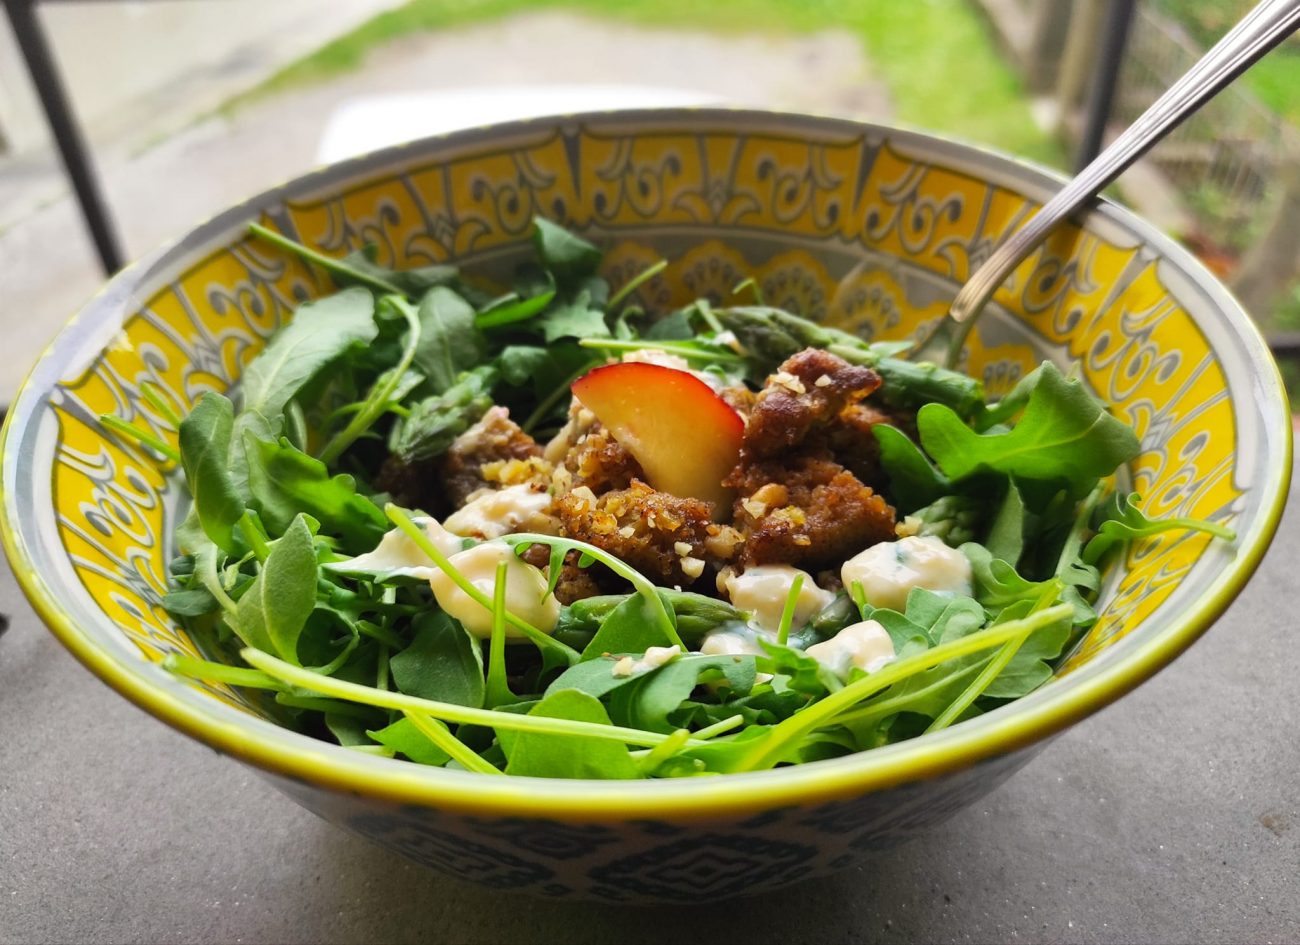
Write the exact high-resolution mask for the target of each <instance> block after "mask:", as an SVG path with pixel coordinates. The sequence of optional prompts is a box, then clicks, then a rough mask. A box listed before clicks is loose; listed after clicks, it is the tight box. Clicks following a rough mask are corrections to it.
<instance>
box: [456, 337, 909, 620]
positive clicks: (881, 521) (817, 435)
mask: <svg viewBox="0 0 1300 945" xmlns="http://www.w3.org/2000/svg"><path fill="white" fill-rule="evenodd" d="M880 383H881V381H880V377H879V376H878V375H877V374H876V373H875V372H874V371H872V370H870V369H869V368H865V367H860V366H856V365H851V364H849V363H848V362H846V361H844V360H843V359H841V358H838V357H836V356H835V355H832V354H829V353H827V352H825V351H819V350H815V349H808V350H805V351H801V352H799V353H798V354H796V355H794V356H793V357H791V358H789V359H788V360H787V361H786V362H785V363H784V364H782V365H781V367H780V369H779V370H778V371H776V372H775V373H774V374H772V376H770V377H769V378H768V379H767V383H766V384H765V385H764V387H763V389H762V390H761V391H760V392H758V393H757V394H755V393H754V392H752V391H750V390H749V389H748V388H745V387H730V388H724V389H722V390H721V391H719V396H721V397H722V398H723V399H724V400H725V401H726V402H727V403H728V404H729V405H731V407H732V408H733V409H735V410H736V411H737V413H739V414H740V415H741V416H742V417H743V418H745V420H746V428H745V435H744V440H743V443H742V448H741V458H740V463H739V464H738V465H737V466H736V468H735V469H734V470H733V471H732V472H731V474H730V475H729V476H728V478H727V479H726V480H725V485H727V486H730V487H733V488H735V489H736V494H737V498H736V501H735V503H734V507H733V513H734V519H733V522H732V524H721V523H717V522H714V521H711V519H710V511H711V510H710V506H709V505H708V503H706V502H703V501H701V500H699V499H694V498H689V497H680V496H674V495H670V494H668V493H665V492H659V491H657V490H655V489H653V488H651V487H650V486H649V485H647V484H646V483H645V482H644V481H643V477H644V473H643V472H642V470H641V467H640V465H639V464H638V463H637V461H636V460H635V459H634V458H633V457H632V454H631V453H630V452H628V450H627V449H625V448H624V447H623V446H622V445H621V444H620V443H619V442H618V441H617V440H615V439H614V437H613V435H612V434H610V432H609V431H608V430H605V429H604V428H603V427H602V426H601V425H600V423H599V422H598V421H596V420H595V418H594V417H593V416H592V415H591V414H590V412H589V411H586V410H585V409H583V408H582V407H581V406H580V405H579V404H577V402H576V401H575V403H574V406H573V408H572V409H571V410H570V414H569V422H568V423H567V424H566V426H565V427H564V429H562V430H561V431H560V433H559V434H557V436H556V437H555V438H554V439H552V441H551V442H550V443H549V444H547V446H546V451H545V455H543V451H542V449H541V448H540V447H539V446H538V444H537V443H536V442H534V440H533V439H532V437H530V436H529V435H528V434H526V433H524V432H523V431H522V430H521V429H520V428H519V427H518V426H517V425H516V424H515V423H514V422H513V421H511V420H510V418H509V416H508V414H507V412H506V411H505V410H504V409H503V408H500V407H494V408H492V409H491V410H489V411H488V413H487V414H486V415H485V416H484V417H483V420H482V421H480V422H479V423H478V424H476V425H475V426H474V427H472V428H471V429H470V430H468V431H466V433H464V434H463V435H462V436H460V437H458V438H457V440H456V442H455V443H454V444H453V445H452V447H451V449H450V450H449V451H448V453H447V455H446V457H445V458H444V459H443V461H442V464H441V468H440V475H441V480H442V484H443V486H444V488H445V491H446V494H447V496H448V497H449V498H450V499H451V501H452V502H453V503H454V507H460V506H462V505H464V504H465V503H466V501H468V500H469V499H470V498H471V497H473V496H475V495H476V494H480V493H481V492H483V490H485V489H501V488H505V487H508V486H513V485H518V484H521V483H528V484H529V485H531V486H532V487H533V488H535V489H543V488H548V489H549V490H550V491H551V493H552V495H553V496H554V498H553V500H552V503H551V507H550V509H549V513H550V514H551V515H552V516H554V517H555V518H556V520H557V521H558V529H559V532H560V534H563V535H565V536H567V537H570V538H576V539H579V540H581V541H585V542H588V543H590V544H593V545H596V546H597V547H599V548H602V549H604V550H605V551H608V552H610V553H611V554H613V555H616V556H618V557H619V558H621V559H622V560H624V561H626V562H627V563H628V564H629V565H630V566H632V567H633V568H636V569H637V570H638V571H640V572H641V573H643V574H645V575H646V576H647V577H649V578H651V579H652V580H654V581H655V582H657V583H660V584H664V585H677V586H682V587H686V586H692V585H694V586H696V587H697V589H703V590H705V591H706V592H711V590H712V588H713V586H714V584H715V579H716V576H717V574H718V572H719V571H721V570H722V569H723V568H729V567H734V568H743V567H745V566H747V565H755V564H774V563H782V564H792V565H796V566H799V567H803V568H807V569H809V570H818V569H827V570H825V571H824V572H823V573H822V575H821V577H822V579H823V580H825V581H827V582H831V583H833V582H834V581H835V580H837V579H836V578H835V574H834V572H835V570H836V569H838V567H839V565H840V564H841V563H842V562H843V561H844V560H845V559H846V558H848V557H850V556H851V555H853V554H856V553H857V552H859V551H861V550H862V549H863V548H866V547H867V546H869V545H872V544H875V543H876V542H879V541H888V540H891V539H892V538H893V537H894V534H895V527H896V520H895V514H894V510H893V509H892V508H890V507H889V505H888V504H887V503H886V502H885V500H884V499H883V498H882V497H881V496H879V495H877V494H876V493H875V492H874V491H873V489H872V488H871V486H870V485H867V483H869V482H870V483H876V482H878V480H879V479H880V478H881V474H880V470H879V461H878V460H879V457H878V450H877V447H876V442H875V438H874V437H873V436H872V435H871V428H872V427H873V426H874V425H876V424H877V423H883V422H888V423H893V424H895V425H898V426H901V427H903V428H904V429H907V428H908V427H910V426H911V425H912V421H911V418H909V417H901V416H899V415H897V414H892V413H889V412H887V411H885V410H882V409H879V408H877V407H876V406H875V405H873V404H870V403H864V402H863V401H864V398H866V397H868V396H869V395H870V394H871V393H872V392H873V391H875V390H876V389H877V388H878V387H879V386H880ZM525 559H526V560H528V561H530V562H531V563H533V564H535V565H537V566H538V567H541V568H545V567H547V566H548V565H549V561H550V553H549V550H548V549H546V548H543V547H541V546H538V547H535V548H532V549H530V550H529V551H528V552H527V554H526V555H525ZM611 578H612V575H611V574H609V573H608V572H604V571H602V570H601V569H599V568H580V567H578V555H577V554H576V553H574V552H571V553H570V554H569V555H567V556H566V558H565V562H564V569H563V571H562V573H561V575H560V579H559V584H558V586H557V589H556V596H557V597H558V598H559V600H560V601H561V602H562V603H565V604H569V603H572V602H573V601H575V600H580V599H582V598H584V597H590V596H592V595H595V594H600V593H607V592H609V591H610V590H611V587H603V588H602V586H601V584H602V583H603V584H606V585H610V584H611V583H618V582H613V581H611ZM824 586H830V583H828V584H826V585H824Z"/></svg>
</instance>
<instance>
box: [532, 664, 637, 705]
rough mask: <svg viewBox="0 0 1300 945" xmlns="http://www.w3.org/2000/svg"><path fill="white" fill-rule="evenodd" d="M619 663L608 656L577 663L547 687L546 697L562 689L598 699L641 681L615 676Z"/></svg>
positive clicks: (634, 678)
mask: <svg viewBox="0 0 1300 945" xmlns="http://www.w3.org/2000/svg"><path fill="white" fill-rule="evenodd" d="M616 662H617V660H615V659H611V658H610V657H606V656H598V657H596V658H595V659H590V660H586V661H585V662H582V663H575V664H574V665H572V666H570V667H569V668H568V669H566V670H565V671H564V672H562V673H560V675H559V676H557V677H556V679H555V681H554V682H553V683H551V684H550V685H549V686H547V687H546V693H545V695H548V696H549V695H553V694H555V693H557V692H559V691H560V690H561V689H577V690H578V691H579V692H585V693H586V694H587V695H589V696H593V697H595V698H597V699H599V698H601V697H603V696H607V695H609V694H610V693H611V692H613V691H614V690H615V689H618V688H619V687H620V686H626V685H628V684H629V683H633V682H636V681H637V680H639V679H641V678H642V677H640V676H615V675H614V664H615V663H616Z"/></svg>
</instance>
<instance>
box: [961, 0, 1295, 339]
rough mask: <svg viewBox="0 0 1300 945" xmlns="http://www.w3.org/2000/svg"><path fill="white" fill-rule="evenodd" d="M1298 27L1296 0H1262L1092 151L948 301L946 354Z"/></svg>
mask: <svg viewBox="0 0 1300 945" xmlns="http://www.w3.org/2000/svg"><path fill="white" fill-rule="evenodd" d="M1297 27H1300V0H1262V2H1261V3H1259V4H1258V5H1257V6H1256V7H1255V8H1254V9H1252V10H1251V11H1250V12H1249V13H1248V14H1246V16H1245V17H1243V18H1242V20H1241V22H1239V23H1238V24H1237V25H1236V26H1234V27H1233V28H1232V30H1231V31H1230V32H1229V33H1228V34H1227V35H1226V36H1224V37H1223V39H1221V40H1219V42H1218V43H1216V44H1215V46H1214V48H1213V49H1211V50H1210V51H1209V52H1207V53H1206V54H1205V55H1204V56H1202V57H1201V59H1200V61H1199V62H1197V63H1196V65H1194V66H1192V68H1191V69H1189V70H1188V71H1187V72H1186V73H1185V74H1184V75H1183V77H1182V78H1181V79H1179V80H1178V81H1177V82H1175V83H1174V84H1173V85H1172V86H1170V87H1169V90H1168V91H1166V92H1165V93H1164V94H1163V95H1161V96H1160V98H1158V99H1157V100H1156V101H1155V104H1153V105H1152V106H1151V107H1150V108H1148V109H1147V110H1146V111H1145V112H1143V113H1142V115H1141V116H1140V117H1139V118H1138V119H1137V121H1135V122H1133V124H1131V125H1129V127H1128V128H1126V129H1125V130H1124V132H1123V133H1122V134H1121V135H1120V136H1119V137H1118V138H1116V139H1115V140H1114V141H1113V142H1112V143H1111V145H1110V147H1108V148H1106V149H1105V150H1104V151H1102V152H1101V154H1099V155H1097V157H1096V158H1095V159H1094V160H1093V162H1092V163H1091V164H1089V165H1088V166H1087V167H1085V168H1084V169H1083V170H1081V171H1080V172H1079V173H1078V174H1077V175H1076V176H1075V177H1074V179H1073V180H1071V181H1070V182H1069V183H1068V184H1066V185H1065V187H1064V188H1062V189H1061V191H1060V192H1059V193H1057V195H1056V196H1055V197H1053V198H1052V199H1051V200H1049V201H1047V203H1045V204H1044V205H1043V207H1042V209H1041V210H1039V211H1038V213H1037V214H1035V215H1034V216H1033V217H1032V218H1031V219H1030V220H1029V222H1028V223H1026V224H1025V225H1024V226H1023V227H1021V228H1020V229H1019V230H1017V231H1016V232H1015V233H1013V234H1012V235H1011V236H1010V237H1009V238H1008V239H1007V240H1006V242H1004V243H1003V244H1002V245H1001V246H999V247H998V248H997V249H996V250H995V251H994V252H993V254H992V255H991V256H989V258H988V259H987V260H986V261H985V263H984V265H982V266H980V267H979V268H978V269H976V270H975V272H974V274H973V275H971V277H970V279H968V280H967V282H966V284H965V285H964V286H962V289H961V291H960V292H958V293H957V298H955V299H954V300H953V303H952V308H951V309H950V310H949V314H950V315H951V316H952V318H953V320H954V321H956V322H958V323H964V324H960V326H959V327H958V329H957V331H956V332H955V337H954V338H953V341H952V348H951V352H952V353H953V354H954V355H955V354H956V353H958V352H960V350H961V347H962V344H963V342H964V341H965V340H966V335H967V334H968V333H969V332H970V329H971V326H972V324H973V319H974V318H975V316H976V315H977V314H979V312H980V310H981V309H983V308H984V305H985V304H986V303H987V302H988V300H989V299H990V298H991V297H992V296H993V293H994V292H995V291H997V289H998V287H999V286H1000V285H1002V283H1003V282H1004V281H1006V278H1007V277H1008V276H1009V275H1011V273H1012V271H1013V270H1014V269H1015V268H1016V266H1018V265H1020V263H1021V262H1023V261H1024V259H1025V257H1027V256H1028V255H1029V254H1030V253H1031V252H1032V251H1033V249H1034V247H1036V246H1037V245H1038V243H1039V242H1040V241H1041V240H1042V239H1043V238H1044V237H1045V236H1046V235H1047V234H1048V233H1049V232H1051V231H1052V229H1053V228H1055V227H1056V225H1057V224H1058V223H1060V222H1062V221H1063V220H1065V219H1066V218H1067V217H1069V216H1070V214H1072V213H1073V212H1074V211H1075V210H1077V209H1079V207H1081V206H1082V205H1083V204H1085V203H1087V202H1088V201H1089V200H1091V199H1092V198H1093V197H1095V196H1096V195H1097V194H1098V193H1100V192H1101V190H1102V188H1104V187H1105V186H1106V185H1107V184H1109V183H1110V182H1111V181H1113V180H1114V179H1115V178H1116V177H1118V176H1119V175H1120V174H1121V173H1122V172H1123V171H1124V170H1125V169H1126V168H1127V167H1128V166H1129V165H1130V164H1132V163H1133V162H1134V161H1136V160H1137V159H1138V158H1139V157H1141V156H1142V155H1143V154H1145V153H1146V152H1147V150H1148V149H1150V148H1151V146H1152V145H1154V144H1155V143H1156V142H1157V141H1159V140H1160V139H1161V138H1163V137H1164V136H1165V135H1167V134H1168V133H1169V132H1170V131H1172V130H1173V129H1174V128H1176V127H1177V126H1178V125H1179V124H1181V123H1182V121H1183V119H1185V118H1187V117H1188V116H1189V115H1191V114H1192V113H1193V112H1195V111H1196V110H1197V109H1198V108H1200V107H1201V106H1202V105H1204V104H1205V103H1206V102H1208V101H1209V100H1210V99H1211V98H1213V97H1214V96H1215V95H1217V94H1218V93H1219V91H1220V90H1222V89H1223V88H1224V87H1225V86H1226V85H1227V84H1228V83H1229V82H1231V81H1232V80H1233V79H1235V78H1236V77H1237V76H1239V75H1241V73H1243V72H1245V71H1246V69H1247V68H1249V67H1250V66H1251V65H1252V64H1253V63H1254V62H1255V61H1256V60H1258V59H1259V58H1260V57H1261V56H1263V55H1264V54H1265V53H1267V52H1268V51H1269V50H1270V49H1272V48H1273V47H1274V46H1276V45H1277V44H1278V43H1280V42H1282V41H1283V40H1284V39H1286V38H1287V37H1288V36H1290V35H1291V34H1292V33H1293V32H1294V31H1295V30H1296V29H1297ZM939 324H943V323H942V322H940V323H939Z"/></svg>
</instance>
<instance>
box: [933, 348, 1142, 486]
mask: <svg viewBox="0 0 1300 945" xmlns="http://www.w3.org/2000/svg"><path fill="white" fill-rule="evenodd" d="M1040 370H1041V372H1042V376H1041V378H1040V379H1039V382H1038V384H1037V385H1036V386H1035V387H1034V390H1033V393H1032V394H1031V395H1030V398H1029V403H1028V405H1027V406H1026V407H1025V412H1024V415H1023V416H1021V418H1020V421H1019V422H1018V423H1017V424H1016V425H1015V427H1014V428H1013V429H1012V430H1011V431H1010V432H1009V433H988V434H979V433H976V432H975V431H973V430H972V429H971V428H970V427H968V426H966V424H965V423H963V422H962V419H961V417H960V416H958V415H957V414H956V413H955V412H954V411H953V410H951V409H950V408H948V407H945V406H944V405H943V404H927V405H926V406H924V407H922V408H921V410H920V412H919V413H918V414H917V429H918V431H919V432H920V437H921V445H922V446H924V447H925V450H926V452H927V453H929V454H930V455H931V456H932V457H934V460H935V462H936V463H938V465H939V468H940V469H941V470H943V472H944V473H945V474H946V475H947V476H949V478H951V479H953V480H954V481H960V480H962V479H965V478H966V477H968V476H971V475H974V474H975V473H977V472H980V471H983V470H994V471H997V472H1002V473H1006V474H1008V475H1010V476H1011V477H1012V478H1014V479H1015V480H1016V481H1017V483H1018V484H1019V485H1020V487H1021V490H1022V492H1023V493H1025V495H1026V497H1027V498H1029V497H1030V493H1031V491H1032V494H1033V497H1035V498H1036V499H1037V500H1038V501H1039V502H1042V501H1045V500H1046V499H1047V498H1050V496H1051V494H1053V493H1055V491H1056V490H1057V489H1060V488H1065V489H1067V490H1068V491H1069V493H1070V495H1071V496H1072V497H1073V498H1075V499H1079V498H1082V497H1083V496H1084V495H1086V494H1087V493H1088V492H1089V491H1090V490H1091V489H1092V487H1093V486H1094V485H1095V484H1096V482H1097V480H1098V479H1100V478H1101V477H1102V476H1107V475H1109V474H1110V473H1112V472H1114V471H1115V469H1116V468H1117V467H1118V466H1119V465H1120V464H1122V463H1125V462H1127V461H1128V460H1130V459H1132V458H1133V457H1134V456H1136V455H1137V454H1138V453H1139V451H1140V450H1141V444H1139V442H1138V439H1137V435H1136V434H1134V432H1133V431H1132V430H1131V429H1130V428H1129V427H1128V425H1127V424H1125V423H1122V422H1121V421H1119V420H1117V419H1115V418H1114V417H1112V416H1111V415H1110V414H1109V413H1107V412H1106V410H1105V408H1104V407H1103V405H1102V404H1101V403H1099V402H1098V401H1097V400H1096V399H1094V398H1093V396H1092V395H1091V394H1089V393H1088V391H1087V390H1085V389H1084V387H1083V385H1082V384H1081V383H1080V382H1079V381H1071V380H1066V379H1065V377H1064V376H1063V375H1062V374H1061V372H1060V371H1059V370H1057V368H1056V367H1055V365H1053V364H1051V363H1049V362H1044V364H1043V366H1042V368H1040Z"/></svg>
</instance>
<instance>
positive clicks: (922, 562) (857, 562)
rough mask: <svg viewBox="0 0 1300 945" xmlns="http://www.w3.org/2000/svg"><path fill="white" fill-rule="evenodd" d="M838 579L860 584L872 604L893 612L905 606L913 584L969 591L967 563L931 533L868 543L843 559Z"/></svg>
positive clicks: (954, 591) (847, 584) (962, 592)
mask: <svg viewBox="0 0 1300 945" xmlns="http://www.w3.org/2000/svg"><path fill="white" fill-rule="evenodd" d="M840 579H841V580H842V581H843V582H844V586H845V587H846V588H849V589H852V588H853V584H854V582H855V581H856V582H857V583H858V584H861V585H862V592H863V593H864V594H865V595H866V598H867V603H868V604H870V605H871V606H872V607H885V608H888V609H889V610H897V611H902V610H903V609H904V608H905V607H906V606H907V595H908V594H909V593H910V592H911V590H912V588H914V587H923V588H925V589H926V590H929V591H936V592H940V593H943V592H947V593H951V594H955V595H965V596H969V595H970V593H971V570H970V562H969V561H968V560H967V559H966V556H965V555H964V554H962V553H961V552H960V551H958V550H957V549H955V548H949V547H948V546H947V545H945V544H944V543H943V541H942V540H941V539H939V538H935V537H934V536H933V535H928V536H926V537H924V538H920V537H915V536H913V537H910V538H900V539H899V540H898V541H888V542H881V543H880V544H878V545H872V546H871V547H870V548H868V549H867V550H866V551H863V552H861V553H860V554H857V555H854V556H853V557H852V558H850V559H849V560H848V561H845V562H844V566H843V567H842V568H841V569H840Z"/></svg>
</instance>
